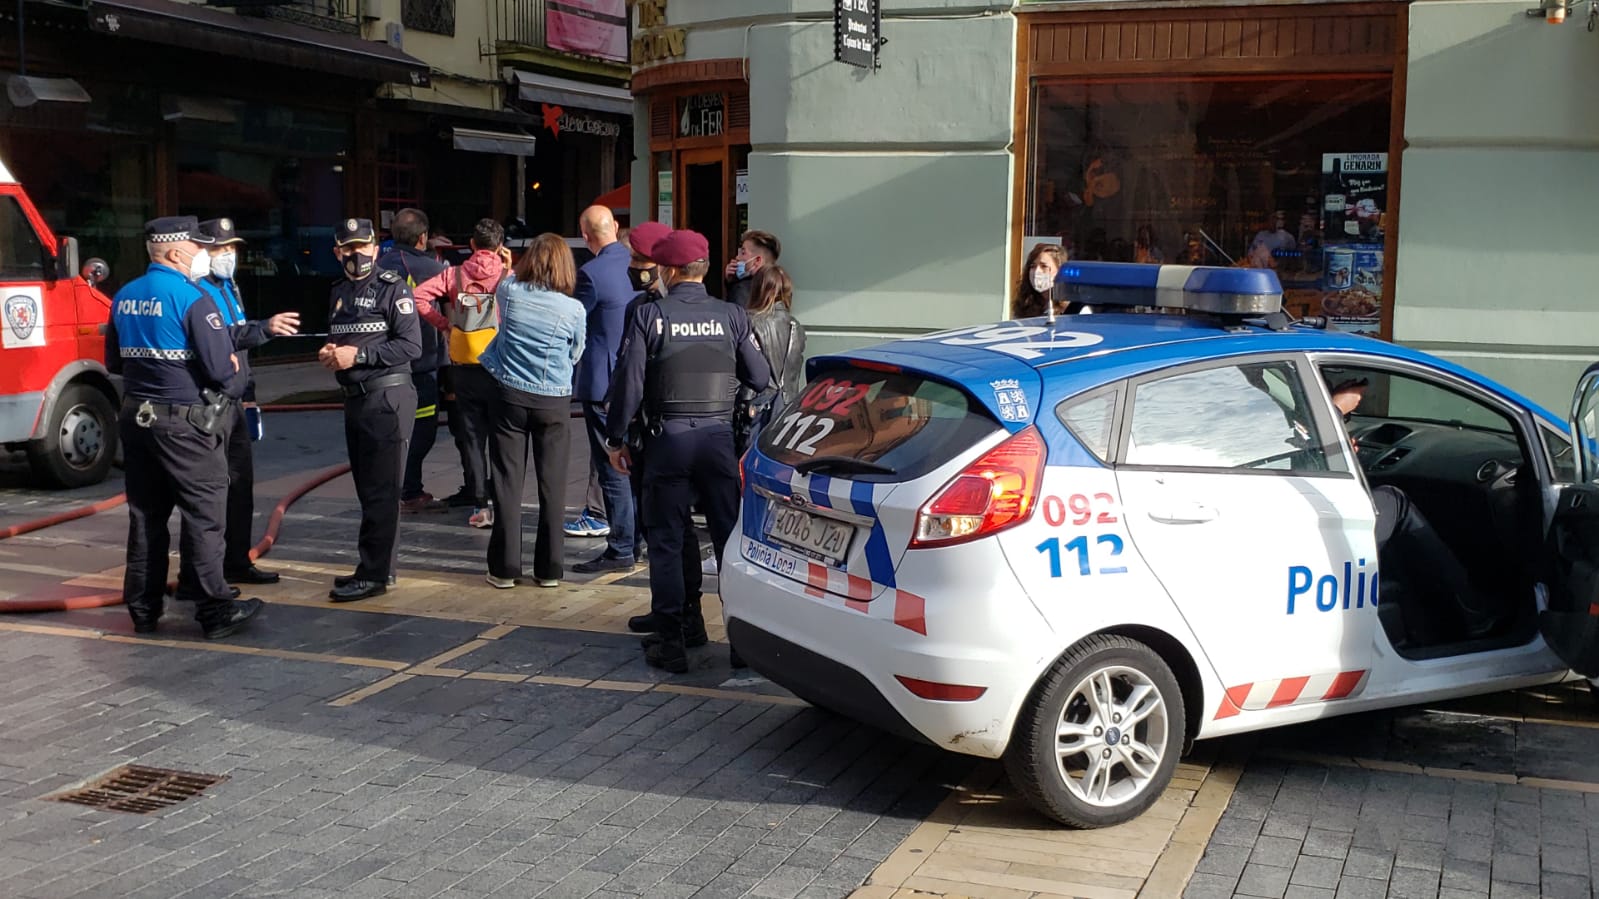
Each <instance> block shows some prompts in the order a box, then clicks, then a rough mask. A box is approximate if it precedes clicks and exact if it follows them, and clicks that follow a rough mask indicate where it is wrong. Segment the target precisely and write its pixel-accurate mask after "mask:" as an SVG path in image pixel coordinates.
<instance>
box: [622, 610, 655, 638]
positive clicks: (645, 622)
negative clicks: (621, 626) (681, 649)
mask: <svg viewBox="0 0 1599 899" xmlns="http://www.w3.org/2000/svg"><path fill="white" fill-rule="evenodd" d="M661 623H662V620H661V616H659V615H657V614H655V613H654V612H650V613H649V614H647V615H634V616H633V617H632V618H629V619H627V629H628V630H630V631H632V632H633V633H635V634H657V633H660V632H661Z"/></svg>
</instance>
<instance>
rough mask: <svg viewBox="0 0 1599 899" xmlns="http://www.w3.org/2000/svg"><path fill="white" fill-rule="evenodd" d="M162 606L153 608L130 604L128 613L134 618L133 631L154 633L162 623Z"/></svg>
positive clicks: (136, 632)
mask: <svg viewBox="0 0 1599 899" xmlns="http://www.w3.org/2000/svg"><path fill="white" fill-rule="evenodd" d="M161 611H162V610H161V607H160V606H156V607H155V608H153V609H149V608H143V607H138V608H136V607H134V606H128V615H130V616H131V617H132V618H133V632H134V633H135V634H153V633H155V631H156V627H157V626H158V625H159V624H160V623H161Z"/></svg>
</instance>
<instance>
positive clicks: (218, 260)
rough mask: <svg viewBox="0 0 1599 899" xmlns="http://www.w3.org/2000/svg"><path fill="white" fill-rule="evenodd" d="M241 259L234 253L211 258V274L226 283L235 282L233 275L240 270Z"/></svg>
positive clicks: (219, 254) (220, 254)
mask: <svg viewBox="0 0 1599 899" xmlns="http://www.w3.org/2000/svg"><path fill="white" fill-rule="evenodd" d="M238 267H239V257H238V255H237V254H235V253H232V252H227V253H218V254H217V255H215V256H212V257H211V274H213V275H216V276H217V277H218V278H221V279H222V280H224V281H231V280H233V273H234V272H235V271H237V270H238Z"/></svg>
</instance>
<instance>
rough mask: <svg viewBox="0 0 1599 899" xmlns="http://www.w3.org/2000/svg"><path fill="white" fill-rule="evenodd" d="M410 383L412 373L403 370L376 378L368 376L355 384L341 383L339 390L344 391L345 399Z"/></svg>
mask: <svg viewBox="0 0 1599 899" xmlns="http://www.w3.org/2000/svg"><path fill="white" fill-rule="evenodd" d="M409 383H411V374H410V373H409V372H403V373H400V374H393V375H380V376H378V377H376V378H367V379H366V380H365V381H357V382H355V383H354V384H341V385H339V390H341V391H343V392H344V397H345V399H351V398H353V397H358V396H365V395H367V394H369V393H377V392H378V391H379V390H385V389H387V388H389V387H399V386H400V385H402V384H409Z"/></svg>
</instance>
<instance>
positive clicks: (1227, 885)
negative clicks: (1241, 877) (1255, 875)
mask: <svg viewBox="0 0 1599 899" xmlns="http://www.w3.org/2000/svg"><path fill="white" fill-rule="evenodd" d="M1237 886H1238V878H1237V877H1227V876H1223V875H1221V874H1204V873H1199V874H1195V875H1194V876H1193V877H1191V878H1189V880H1188V886H1187V887H1185V888H1184V889H1183V899H1230V897H1231V896H1232V895H1233V890H1234V888H1236V887H1237Z"/></svg>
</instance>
